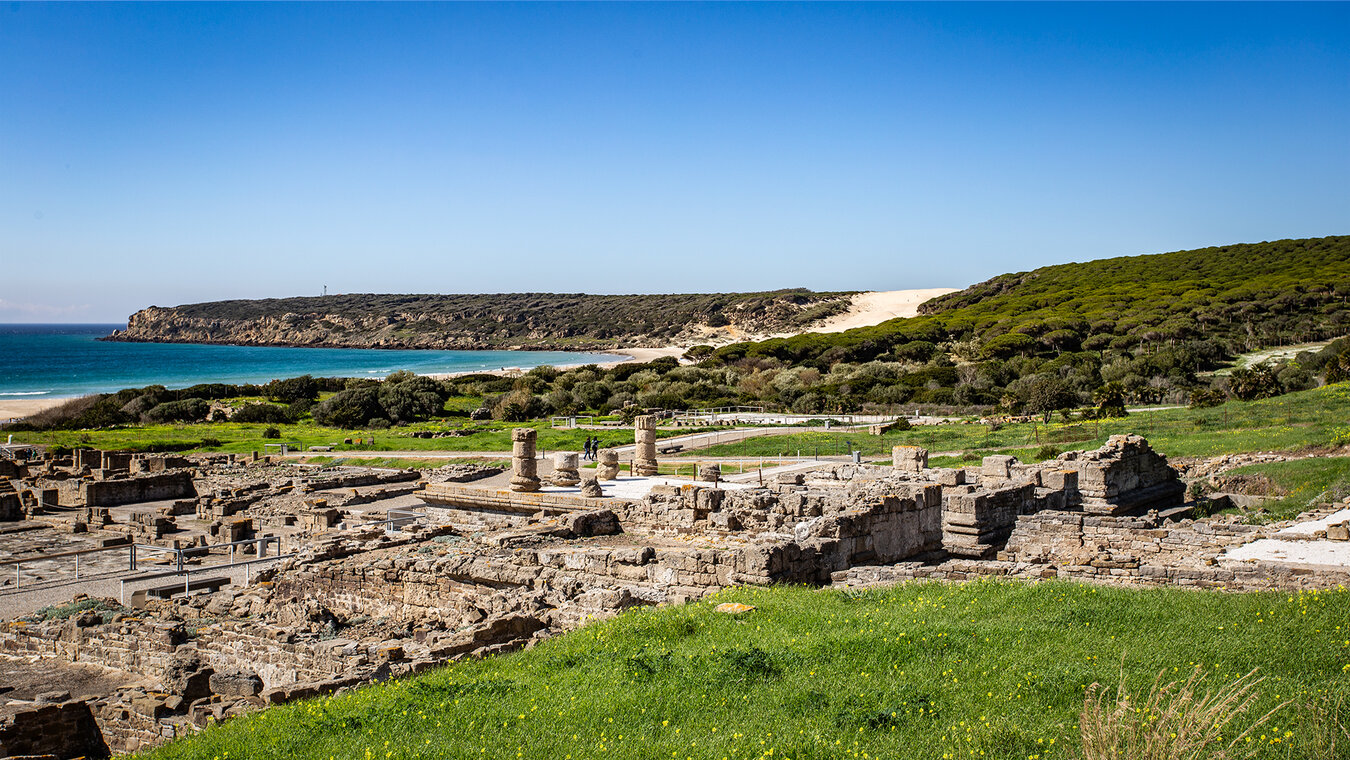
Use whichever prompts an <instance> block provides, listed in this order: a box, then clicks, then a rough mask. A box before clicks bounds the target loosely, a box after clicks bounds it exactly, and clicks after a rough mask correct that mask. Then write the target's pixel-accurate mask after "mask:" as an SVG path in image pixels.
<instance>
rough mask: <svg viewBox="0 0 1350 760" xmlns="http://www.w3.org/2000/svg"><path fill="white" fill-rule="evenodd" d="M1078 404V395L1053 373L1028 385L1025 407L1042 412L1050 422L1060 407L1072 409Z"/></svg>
mask: <svg viewBox="0 0 1350 760" xmlns="http://www.w3.org/2000/svg"><path fill="white" fill-rule="evenodd" d="M1077 405H1078V396H1076V395H1075V394H1074V393H1073V391H1071V390H1070V389H1069V385H1068V383H1065V382H1064V381H1063V380H1061V379H1059V378H1058V377H1055V376H1053V375H1041V376H1039V377H1037V378H1036V379H1034V380H1032V381H1031V384H1030V385H1029V386H1027V397H1026V401H1025V402H1024V404H1023V408H1024V409H1025V410H1026V411H1028V412H1030V413H1032V414H1040V415H1043V416H1044V418H1045V422H1046V423H1047V424H1049V422H1050V418H1051V417H1052V416H1053V415H1054V413H1055V412H1057V411H1059V410H1060V409H1072V408H1073V407H1075V406H1077Z"/></svg>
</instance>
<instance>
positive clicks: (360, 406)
mask: <svg viewBox="0 0 1350 760" xmlns="http://www.w3.org/2000/svg"><path fill="white" fill-rule="evenodd" d="M383 414H384V408H383V407H381V406H380V392H379V390H377V389H376V388H375V387H373V386H363V387H356V388H352V389H351V390H345V391H339V392H337V393H334V394H333V395H332V396H329V397H328V398H326V399H324V400H323V401H321V402H319V405H318V406H316V407H314V421H315V422H317V423H319V424H320V425H329V426H331V427H339V428H357V427H363V426H365V424H366V423H367V422H369V421H370V420H372V419H374V418H375V417H379V416H381V415H383Z"/></svg>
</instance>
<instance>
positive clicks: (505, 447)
mask: <svg viewBox="0 0 1350 760" xmlns="http://www.w3.org/2000/svg"><path fill="white" fill-rule="evenodd" d="M269 427H276V428H277V429H278V430H279V431H280V433H281V437H280V438H276V439H266V438H263V431H264V430H266V429H267V428H269ZM512 427H532V428H534V429H536V430H538V431H539V439H538V446H539V449H540V450H543V451H557V450H573V451H580V450H581V444H582V442H583V441H585V440H586V438H587V436H596V437H598V438H599V439H600V441H601V445H602V446H623V445H627V444H631V443H632V442H633V431H632V429H631V428H615V429H614V430H598V431H597V430H563V429H554V428H552V427H550V425H549V423H548V421H547V420H544V421H537V422H533V423H528V424H508V423H482V424H474V423H458V422H456V423H452V424H447V423H438V422H426V423H419V424H415V425H408V426H406V427H398V428H391V429H387V430H370V429H366V430H341V429H338V428H328V427H323V426H320V425H315V424H313V423H308V422H306V423H300V424H296V425H266V424H240V423H232V422H221V423H201V424H183V425H136V426H127V427H119V428H110V429H106V430H73V431H65V430H63V431H56V432H49V433H19V434H16V435H15V438H16V439H18V440H22V441H24V442H27V443H40V444H50V445H60V446H68V447H72V448H74V447H79V446H85V447H90V448H96V449H104V450H114V451H121V450H128V451H153V450H156V449H167V448H170V447H183V446H189V447H190V448H192V449H195V450H201V451H225V452H234V453H239V454H243V453H248V452H250V451H263V445H264V444H268V443H281V442H296V443H299V444H300V445H301V447H302V448H308V447H309V446H328V445H334V446H335V450H337V451H360V452H371V451H502V452H509V451H510V450H511V428H512ZM423 430H434V431H445V430H467V431H471V434H470V435H464V436H456V437H447V438H413V437H412V436H411V435H410V433H413V432H416V431H423ZM656 434H657V437H658V438H668V437H670V436H672V435H677V434H678V433H676V432H673V431H667V430H658V431H657V433H656ZM347 438H361V439H365V440H369V439H374V441H375V442H374V443H373V444H363V445H360V446H357V445H344V444H343V443H342V441H343V440H345V439H347ZM212 440H214V441H218V442H219V443H218V444H212V443H211V441H212ZM203 441H206V445H203Z"/></svg>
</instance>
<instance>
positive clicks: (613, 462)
mask: <svg viewBox="0 0 1350 760" xmlns="http://www.w3.org/2000/svg"><path fill="white" fill-rule="evenodd" d="M617 477H619V452H617V451H615V450H614V449H600V459H599V462H598V463H597V464H596V467H595V479H596V480H614V479H615V478H617Z"/></svg>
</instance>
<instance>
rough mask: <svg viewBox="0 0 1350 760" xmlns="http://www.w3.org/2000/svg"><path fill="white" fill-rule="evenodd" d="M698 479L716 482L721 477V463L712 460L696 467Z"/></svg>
mask: <svg viewBox="0 0 1350 760" xmlns="http://www.w3.org/2000/svg"><path fill="white" fill-rule="evenodd" d="M698 479H699V480H702V481H704V482H706V483H716V482H718V481H719V480H721V479H722V465H720V464H718V463H716V462H712V463H709V464H701V465H699V467H698Z"/></svg>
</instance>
